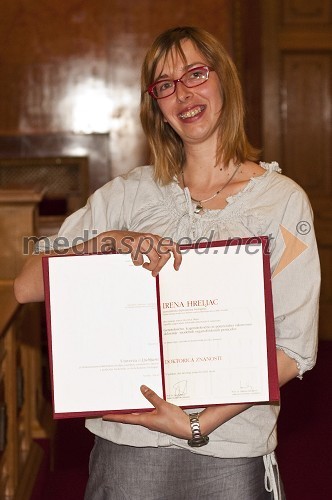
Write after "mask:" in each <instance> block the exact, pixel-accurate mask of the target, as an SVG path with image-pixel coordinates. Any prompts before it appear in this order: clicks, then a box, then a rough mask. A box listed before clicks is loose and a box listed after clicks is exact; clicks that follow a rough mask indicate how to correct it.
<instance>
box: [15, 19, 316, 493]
mask: <svg viewBox="0 0 332 500" xmlns="http://www.w3.org/2000/svg"><path fill="white" fill-rule="evenodd" d="M141 121H142V125H143V128H144V131H145V133H146V136H147V138H148V141H149V143H150V146H151V151H152V156H153V166H146V167H140V168H136V169H134V170H133V171H132V172H130V173H129V174H127V175H126V176H121V177H118V178H116V179H114V180H113V181H111V182H110V183H108V184H106V185H105V186H104V187H103V188H101V189H99V190H98V191H97V192H96V193H94V194H93V195H92V196H91V198H90V199H89V200H88V203H87V205H86V206H85V207H84V208H82V209H81V210H79V211H78V212H76V213H75V214H73V215H72V216H70V217H69V218H68V219H67V220H66V221H65V223H64V225H63V226H62V228H61V230H60V233H59V234H60V235H61V236H64V237H66V238H67V239H68V240H69V242H70V241H72V240H73V239H74V238H75V237H77V236H80V235H83V234H85V235H86V234H89V235H90V239H88V240H87V241H86V242H85V243H83V244H82V245H79V246H78V247H77V248H76V251H82V250H83V251H89V250H91V249H93V250H94V251H95V250H103V249H105V247H104V246H103V245H105V241H109V242H110V243H111V244H112V246H113V247H115V249H116V250H119V249H121V248H123V246H121V245H123V239H124V237H130V239H131V242H132V248H131V250H132V258H133V261H134V263H135V264H136V265H143V267H145V268H146V269H147V270H149V271H151V272H152V274H153V275H154V276H156V275H157V274H158V272H159V271H160V269H161V268H162V267H163V265H164V264H165V262H167V260H168V259H169V258H171V257H173V258H174V266H175V268H176V269H179V268H180V264H181V255H180V254H179V252H178V250H177V247H176V244H175V243H173V242H176V241H179V240H180V239H182V238H187V239H189V240H190V241H196V240H197V239H198V238H200V237H203V236H204V237H207V238H210V239H215V240H223V239H227V238H232V237H248V236H253V235H269V236H270V238H271V242H272V245H271V247H272V248H271V268H272V272H274V277H273V280H272V286H273V300H274V312H275V328H276V338H277V348H278V349H277V362H278V374H279V383H280V385H283V384H285V383H286V382H288V381H289V380H291V379H292V378H294V377H297V376H298V377H302V374H303V373H304V372H305V371H306V370H309V369H311V368H312V367H313V366H314V363H315V358H316V344H317V307H318V306H317V304H318V294H319V263H318V257H317V248H316V243H315V237H314V233H313V231H310V232H309V233H308V234H306V235H305V236H302V237H301V239H302V240H303V243H304V244H305V246H306V250H305V251H304V252H303V253H302V254H301V255H300V256H298V257H297V258H293V260H292V259H291V258H288V260H287V255H289V254H287V255H286V254H285V253H284V254H283V252H284V247H285V243H284V239H283V237H282V231H283V234H290V235H291V236H293V238H291V237H289V238H288V239H287V241H286V243H287V251H288V252H290V253H292V250H294V251H295V250H296V249H295V247H296V241H298V240H297V233H296V226H297V224H298V223H300V222H301V221H306V222H308V223H309V224H311V227H312V214H311V209H310V206H309V203H308V200H307V197H306V195H305V194H304V192H303V191H302V189H301V188H300V187H299V186H298V185H297V184H295V183H294V182H293V181H291V180H290V179H288V178H286V177H284V176H282V175H280V173H279V169H278V166H277V164H276V163H273V164H264V163H261V164H257V151H256V150H255V149H254V148H252V147H251V146H250V144H249V143H248V141H247V138H246V135H245V132H244V126H243V102H242V96H241V89H240V84H239V80H238V77H237V74H236V70H235V68H234V65H233V63H232V62H231V60H230V58H229V56H228V55H227V53H226V52H225V50H224V49H223V48H222V46H221V45H220V44H219V42H218V41H217V40H216V39H215V38H214V37H212V36H211V35H210V34H208V33H206V32H205V31H203V30H201V29H197V28H192V27H184V28H175V29H171V30H168V31H166V32H165V33H163V34H161V35H160V36H159V37H158V38H157V39H156V40H155V42H154V44H153V45H152V47H151V48H150V50H149V51H148V53H147V55H146V58H145V61H144V63H143V68H142V98H141ZM284 230H286V231H287V233H285V231H284ZM84 231H85V232H84ZM95 234H97V236H95V237H94V238H93V236H94V235H95ZM166 238H168V239H166ZM151 241H152V242H153V245H151ZM50 243H51V242H50V240H49V241H48V244H50ZM71 251H73V250H71ZM144 253H146V254H147V257H148V259H149V260H148V261H144V257H143V255H144ZM285 255H286V261H285ZM40 261H41V256H40V255H36V256H34V257H32V258H31V259H30V260H29V261H28V263H27V264H26V266H25V268H24V269H23V271H22V273H21V274H20V276H19V277H18V278H17V279H16V282H15V290H16V295H17V298H18V300H19V301H21V302H28V301H36V300H37V301H38V300H43V284H42V271H41V265H40ZM279 261H280V265H279V266H278V262H279ZM285 262H286V263H285ZM303 269H306V272H305V273H303ZM180 272H181V271H180ZM110 279H112V277H111V276H110ZM141 390H142V393H143V394H144V396H145V397H146V398H147V399H148V400H149V401H150V402H151V403H152V404H153V405H154V407H155V410H154V411H152V412H150V413H142V414H127V415H106V416H104V418H103V419H90V420H87V422H86V426H87V428H88V429H90V431H91V432H93V433H94V434H95V435H96V440H95V446H94V449H93V451H92V453H91V458H90V479H89V483H88V486H87V491H86V499H87V500H88V499H89V500H90V499H94V500H99V499H110V498H112V499H115V500H120V499H129V498H130V499H138V498H139V499H141V498H142V499H143V498H144V499H145V500H148V499H151V500H152V499H153V500H157V499H181V500H182V499H187V498H188V499H189V498H191V499H192V498H199V499H201V498H206V499H221V498H222V499H223V500H226V499H229V500H242V499H246V500H251V499H252V500H254V499H255V500H256V499H257V500H258V499H268V498H270V499H271V498H275V499H276V498H284V496H283V492H282V487H281V482H280V480H279V476H278V472H277V465H276V461H275V456H274V449H275V447H276V421H277V416H278V412H279V407H278V406H276V405H250V404H238V405H227V406H220V407H209V408H206V409H204V408H201V409H198V410H197V411H194V410H190V411H188V412H185V411H183V410H181V409H180V408H179V407H177V406H175V405H172V404H170V403H167V402H165V401H164V400H162V399H160V398H159V397H158V396H157V395H156V394H155V393H154V392H153V391H152V390H151V389H149V388H147V387H145V386H142V388H141ZM193 412H194V413H196V412H197V413H198V414H199V416H196V415H194V416H193V417H192V416H191V417H190V418H189V417H188V413H193ZM195 426H196V427H195ZM193 429H194V431H195V433H196V438H197V439H198V441H199V444H202V445H203V446H201V447H194V446H192V445H193V444H195V443H193V442H192V441H190V440H191V439H192V438H193V435H194V434H193ZM206 436H208V437H209V442H208V443H207V439H206ZM204 444H206V446H204Z"/></svg>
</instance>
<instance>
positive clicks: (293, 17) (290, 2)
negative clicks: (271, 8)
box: [283, 0, 331, 25]
mask: <svg viewBox="0 0 332 500" xmlns="http://www.w3.org/2000/svg"><path fill="white" fill-rule="evenodd" d="M283 21H284V23H285V24H302V25H303V24H306V23H310V24H313V23H317V24H322V23H328V22H330V21H331V3H330V1H329V0H310V1H309V2H308V0H284V2H283Z"/></svg>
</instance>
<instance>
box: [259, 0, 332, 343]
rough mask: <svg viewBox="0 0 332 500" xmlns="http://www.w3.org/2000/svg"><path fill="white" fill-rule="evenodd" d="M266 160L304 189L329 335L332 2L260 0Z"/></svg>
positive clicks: (324, 332) (323, 328)
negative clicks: (312, 215)
mask: <svg viewBox="0 0 332 500" xmlns="http://www.w3.org/2000/svg"><path fill="white" fill-rule="evenodd" d="M261 9H262V19H263V143H264V158H265V159H266V160H269V161H270V160H277V161H279V163H280V165H281V166H282V169H283V172H284V173H285V174H286V175H288V176H289V177H291V178H293V179H294V180H295V181H296V182H298V183H299V184H300V185H301V186H302V187H303V188H304V189H305V191H306V192H307V193H308V195H309V198H310V200H311V203H312V205H313V208H314V213H315V228H316V233H317V240H318V245H319V252H320V258H321V265H322V292H321V313H320V338H321V339H331V340H332V326H331V321H330V315H331V311H332V176H331V167H332V165H331V160H332V141H331V136H332V134H331V132H332V130H331V118H332V116H331V115H332V95H331V94H332V0H310V1H308V0H281V1H280V0H262V1H261Z"/></svg>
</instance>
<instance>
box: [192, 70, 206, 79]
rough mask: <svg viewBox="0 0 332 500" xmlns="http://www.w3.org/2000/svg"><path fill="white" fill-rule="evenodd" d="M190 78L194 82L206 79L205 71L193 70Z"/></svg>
mask: <svg viewBox="0 0 332 500" xmlns="http://www.w3.org/2000/svg"><path fill="white" fill-rule="evenodd" d="M189 78H191V79H192V80H195V79H196V80H199V79H200V78H205V71H203V70H202V69H193V70H192V71H190V72H189Z"/></svg>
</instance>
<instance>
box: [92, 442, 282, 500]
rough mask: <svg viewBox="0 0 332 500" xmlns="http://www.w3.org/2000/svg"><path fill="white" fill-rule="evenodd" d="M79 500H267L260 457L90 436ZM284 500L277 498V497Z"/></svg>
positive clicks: (270, 496)
mask: <svg viewBox="0 0 332 500" xmlns="http://www.w3.org/2000/svg"><path fill="white" fill-rule="evenodd" d="M89 469H90V476H89V481H88V484H87V488H86V492H85V497H84V498H85V500H196V499H197V500H198V499H199V500H201V499H206V500H217V499H218V500H272V499H274V498H275V497H274V495H273V493H272V492H268V491H266V489H265V479H264V478H265V466H264V462H263V457H250V458H215V457H210V456H204V455H199V454H195V453H191V452H190V451H187V450H182V449H181V450H178V449H171V448H136V447H132V446H125V445H117V444H114V443H112V442H110V441H107V440H105V439H102V438H99V437H96V439H95V445H94V447H93V450H92V452H91V456H90V464H89ZM279 498H280V499H284V498H285V496H284V494H283V493H282V494H281V496H279Z"/></svg>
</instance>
